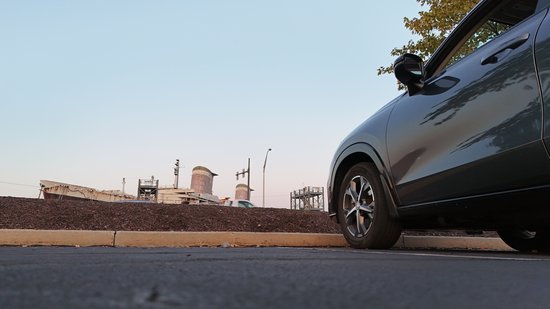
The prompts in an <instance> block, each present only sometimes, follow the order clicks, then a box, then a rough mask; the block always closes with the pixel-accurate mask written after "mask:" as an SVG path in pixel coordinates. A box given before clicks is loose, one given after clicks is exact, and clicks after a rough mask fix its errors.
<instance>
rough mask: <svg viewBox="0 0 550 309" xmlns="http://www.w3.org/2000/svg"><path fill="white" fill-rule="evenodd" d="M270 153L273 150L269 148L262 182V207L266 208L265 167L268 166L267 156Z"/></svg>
mask: <svg viewBox="0 0 550 309" xmlns="http://www.w3.org/2000/svg"><path fill="white" fill-rule="evenodd" d="M270 151H271V148H269V149H268V150H267V151H266V153H265V160H264V171H263V182H262V207H265V165H266V164H267V155H268V154H269V152H270Z"/></svg>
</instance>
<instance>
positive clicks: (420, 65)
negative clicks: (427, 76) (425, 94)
mask: <svg viewBox="0 0 550 309" xmlns="http://www.w3.org/2000/svg"><path fill="white" fill-rule="evenodd" d="M393 71H394V73H395V77H396V78H397V80H398V81H400V82H401V83H402V84H403V85H405V86H407V88H408V89H409V94H411V95H412V94H415V93H416V92H418V91H419V90H420V89H422V86H424V83H423V81H424V62H423V61H422V58H420V57H418V56H417V55H413V54H404V55H402V56H400V57H399V58H397V59H396V60H395V62H394V63H393Z"/></svg>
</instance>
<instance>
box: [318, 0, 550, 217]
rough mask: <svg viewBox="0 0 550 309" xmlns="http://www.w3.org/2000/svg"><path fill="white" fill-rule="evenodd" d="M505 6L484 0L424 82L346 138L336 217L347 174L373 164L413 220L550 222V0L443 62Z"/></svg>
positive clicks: (332, 176) (338, 158)
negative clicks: (462, 54) (463, 53)
mask: <svg viewBox="0 0 550 309" xmlns="http://www.w3.org/2000/svg"><path fill="white" fill-rule="evenodd" d="M502 3H504V2H503V1H495V0H485V1H481V2H480V3H479V4H478V5H477V6H476V7H475V8H474V9H473V10H472V12H471V13H470V14H468V15H467V17H466V18H465V19H464V20H463V21H462V22H461V23H459V24H458V25H457V26H456V27H455V30H454V31H453V33H452V34H451V35H450V36H449V37H448V38H447V39H446V40H445V42H444V43H443V44H442V46H440V47H439V48H438V50H437V51H436V52H435V53H434V55H433V57H432V58H431V59H430V60H429V61H428V62H427V64H426V67H425V72H426V74H427V75H425V76H426V80H425V82H424V84H423V85H422V86H421V88H419V89H418V91H413V92H409V93H406V94H404V95H401V96H399V97H397V98H396V99H394V100H393V101H392V102H390V103H388V104H387V105H386V106H384V107H383V108H382V109H381V110H380V111H378V112H377V113H376V114H374V115H373V116H372V117H371V118H369V119H368V120H367V121H365V122H364V123H362V124H361V125H360V126H359V127H358V128H357V129H355V130H354V131H353V132H352V133H351V134H350V135H349V136H348V137H346V139H344V141H343V142H342V143H341V144H340V146H339V147H338V149H337V151H336V153H335V155H334V158H333V161H332V164H331V167H330V171H329V180H328V184H327V186H328V190H327V192H328V203H329V212H330V215H331V216H335V215H336V213H337V207H338V201H337V200H336V198H337V197H338V193H339V192H338V190H339V188H338V186H340V185H341V182H342V180H343V175H344V174H345V173H346V171H347V170H348V169H349V168H350V167H351V166H353V165H354V164H356V163H359V162H365V161H368V162H373V163H374V164H375V165H376V167H377V168H378V170H379V172H380V177H381V179H382V183H383V185H384V190H385V191H386V195H388V197H389V199H388V200H389V204H390V205H389V206H390V212H391V208H392V207H393V208H395V209H394V216H395V217H400V218H401V219H403V223H404V226H405V227H436V226H447V227H449V226H453V227H466V226H468V227H476V226H485V227H491V228H497V227H499V226H510V225H514V226H516V225H518V226H519V225H523V226H525V227H528V226H531V227H533V226H536V227H540V226H547V222H550V205H547V204H548V203H547V202H546V200H545V199H544V197H545V196H547V195H548V194H550V156H549V151H548V149H550V57H548V53H549V52H550V17H547V10H548V9H547V7H548V5H549V3H550V0H544V1H539V2H538V5H537V8H536V10H535V13H533V14H532V15H531V16H530V17H528V18H526V19H525V20H523V21H522V22H520V23H518V24H516V25H515V26H514V27H512V28H511V29H510V30H508V31H506V32H505V33H503V34H501V35H500V36H498V37H496V38H494V39H492V40H491V41H489V42H488V43H486V44H485V45H483V46H480V47H479V48H478V49H477V50H476V51H474V52H472V53H470V54H469V55H467V56H466V57H464V58H463V59H461V60H459V61H458V62H457V63H455V64H454V65H452V66H449V67H447V68H445V67H444V63H445V62H446V60H448V59H449V57H448V54H449V53H451V52H452V51H453V50H455V48H454V45H457V44H461V42H462V41H463V40H464V39H463V37H467V36H469V35H470V33H471V32H472V31H473V30H472V29H473V27H475V26H476V25H477V24H479V23H480V22H482V21H484V20H486V18H485V16H486V15H487V14H488V13H489V12H491V10H494V9H499V10H500V7H499V6H500V5H501V4H502ZM517 4H518V5H519V2H517ZM514 5H516V3H515V2H514ZM525 16H526V15H525ZM540 29H542V30H540ZM516 42H520V43H519V44H516ZM510 46H511V47H510ZM491 57H492V58H491ZM487 59H489V60H490V61H487ZM541 89H542V90H541ZM336 217H337V216H336Z"/></svg>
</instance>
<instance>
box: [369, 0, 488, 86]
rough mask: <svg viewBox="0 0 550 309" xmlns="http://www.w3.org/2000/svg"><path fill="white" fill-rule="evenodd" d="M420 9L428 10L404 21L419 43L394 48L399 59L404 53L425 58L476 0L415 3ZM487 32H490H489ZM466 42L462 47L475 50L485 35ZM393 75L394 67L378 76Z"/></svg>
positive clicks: (442, 0)
mask: <svg viewBox="0 0 550 309" xmlns="http://www.w3.org/2000/svg"><path fill="white" fill-rule="evenodd" d="M416 1H417V2H418V3H420V5H421V6H422V7H424V6H426V7H428V10H427V11H421V12H419V13H418V15H419V16H418V17H414V18H408V17H405V18H404V19H403V22H404V24H405V27H406V28H407V29H409V30H410V31H411V32H412V34H414V35H417V36H419V38H418V40H416V41H413V40H410V41H409V42H408V43H407V44H405V45H403V46H402V47H397V48H394V49H393V50H392V51H391V52H390V54H391V55H392V56H395V57H397V56H400V55H403V54H405V53H412V54H416V55H418V56H420V57H421V58H422V59H428V58H429V57H430V55H431V54H432V53H433V52H434V51H435V50H436V48H437V47H438V46H439V45H440V44H441V42H443V40H444V39H445V38H446V37H447V36H448V35H449V33H450V32H451V31H452V30H453V29H454V27H455V25H456V24H457V23H458V22H459V21H460V20H461V19H462V18H463V17H464V16H465V15H466V13H468V12H469V11H470V10H471V9H472V8H473V7H474V6H475V5H476V4H477V2H478V0H416ZM488 31H490V30H488ZM478 39H479V40H475V41H478V42H475V41H472V42H469V43H468V44H467V46H465V48H467V49H470V50H471V49H474V48H476V47H477V46H479V44H480V42H481V41H486V39H487V36H486V35H482V36H481V37H479V38H478ZM392 72H393V66H392V65H389V66H386V67H380V68H379V69H378V75H381V74H387V73H392Z"/></svg>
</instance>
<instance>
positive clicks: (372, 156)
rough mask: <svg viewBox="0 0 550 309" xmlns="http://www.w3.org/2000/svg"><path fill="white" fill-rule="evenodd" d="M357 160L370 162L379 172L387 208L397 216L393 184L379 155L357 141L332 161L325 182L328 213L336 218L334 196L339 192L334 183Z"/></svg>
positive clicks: (392, 214) (357, 161) (371, 148)
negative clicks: (328, 175) (326, 181)
mask: <svg viewBox="0 0 550 309" xmlns="http://www.w3.org/2000/svg"><path fill="white" fill-rule="evenodd" d="M359 162H372V163H373V164H374V165H375V166H376V168H377V170H378V171H379V172H380V180H381V182H382V186H383V189H384V192H385V195H386V199H387V202H388V208H389V211H390V215H391V216H392V217H398V216H399V214H398V212H397V204H396V202H395V201H396V199H395V198H394V195H393V193H392V192H393V191H392V189H391V188H393V184H392V183H391V181H390V177H389V172H388V170H387V168H386V166H385V164H384V163H383V160H382V159H381V157H380V154H379V153H378V152H377V151H376V150H375V148H374V147H372V146H371V145H370V144H368V143H362V142H357V143H353V144H351V145H349V146H347V147H344V148H343V150H342V151H340V153H339V155H338V156H335V159H334V161H333V163H332V165H331V166H332V170H331V172H330V177H329V181H328V184H327V199H328V205H329V207H328V208H329V215H330V216H331V217H333V218H336V221H337V220H338V219H337V204H336V202H335V201H336V198H337V196H338V194H339V192H338V190H339V188H337V187H336V184H337V183H339V182H340V181H341V179H342V178H343V177H344V175H345V173H346V171H347V170H348V169H349V168H350V167H351V166H352V165H354V164H357V163H359Z"/></svg>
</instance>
